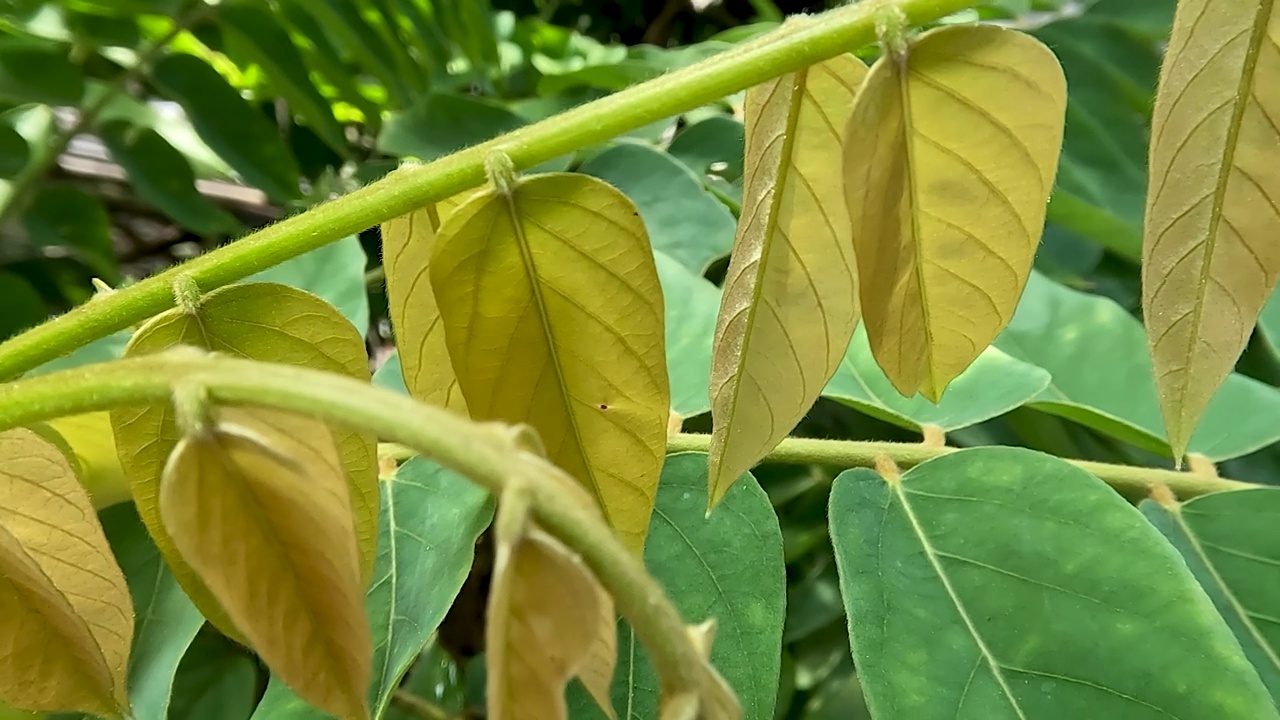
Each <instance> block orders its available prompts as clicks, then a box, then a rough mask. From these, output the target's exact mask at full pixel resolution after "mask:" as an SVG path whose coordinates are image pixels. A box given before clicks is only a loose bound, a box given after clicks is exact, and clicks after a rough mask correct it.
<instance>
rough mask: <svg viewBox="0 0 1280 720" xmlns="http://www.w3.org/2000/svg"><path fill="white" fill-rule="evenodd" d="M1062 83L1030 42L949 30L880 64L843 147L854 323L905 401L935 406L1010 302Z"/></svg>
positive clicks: (1052, 150)
mask: <svg viewBox="0 0 1280 720" xmlns="http://www.w3.org/2000/svg"><path fill="white" fill-rule="evenodd" d="M1066 96H1067V91H1066V81H1065V79H1064V77H1063V74H1062V68H1061V67H1060V66H1059V65H1058V61H1057V59H1056V58H1055V57H1054V55H1053V53H1052V52H1051V51H1050V50H1049V49H1048V48H1046V47H1045V46H1044V45H1043V44H1041V43H1040V42H1039V41H1038V40H1036V39H1035V38H1032V37H1031V36H1029V35H1025V34H1022V33H1019V32H1017V31H1014V30H1006V29H1004V28H1000V27H996V26H992V25H954V26H947V27H943V28H939V29H936V30H931V31H929V32H926V33H924V34H922V35H920V36H919V37H918V38H917V39H915V40H914V41H913V42H911V43H910V44H909V46H908V49H907V56H906V60H905V62H903V61H901V60H900V59H899V58H897V57H895V56H894V55H893V54H892V53H886V54H885V55H884V56H882V57H881V58H880V59H879V60H877V61H876V63H875V65H874V66H872V68H871V72H870V73H869V74H868V76H867V80H866V83H865V84H864V85H863V87H862V89H861V91H859V93H858V97H857V99H856V100H855V101H854V108H853V113H852V116H851V117H850V119H849V124H848V131H847V135H846V139H845V153H844V177H845V196H846V198H847V200H848V207H849V215H850V217H851V218H852V221H853V239H854V248H855V249H856V251H857V256H858V277H859V283H860V295H861V298H862V313H863V321H864V322H865V323H866V326H867V334H868V337H869V338H870V341H871V349H872V352H873V353H874V355H875V358H876V362H877V363H879V365H880V367H881V368H883V369H884V371H885V374H886V375H887V376H888V378H889V380H890V381H892V383H893V386H894V387H895V388H897V390H898V391H899V392H900V393H902V394H903V395H905V396H908V397H910V396H913V395H915V394H916V392H920V393H922V394H923V395H924V396H925V397H927V398H929V399H930V400H933V401H934V402H937V401H938V400H939V399H940V398H941V397H942V393H943V391H944V390H945V389H946V387H947V384H948V383H950V382H951V381H952V380H953V379H954V378H955V377H956V376H957V375H959V374H960V373H961V372H962V371H963V370H964V369H965V368H966V367H968V366H969V364H970V363H972V362H973V360H974V359H976V358H977V357H978V355H979V354H981V352H982V351H983V350H984V349H986V348H987V346H988V345H990V344H991V341H992V340H993V339H994V338H995V336H996V335H997V334H999V332H1000V330H1002V329H1003V328H1004V327H1005V325H1006V324H1007V323H1008V322H1009V319H1010V318H1011V317H1012V315H1013V310H1014V308H1015V306H1016V305H1017V304H1018V299H1019V297H1021V295H1022V290H1023V287H1024V286H1025V285H1026V282H1027V277H1028V275H1029V274H1030V272H1031V263H1032V260H1033V259H1034V258H1035V253H1036V246H1037V245H1038V244H1039V241H1040V234H1041V231H1042V229H1043V226H1044V214H1045V206H1046V204H1047V201H1048V197H1049V192H1050V190H1051V188H1052V186H1053V180H1054V175H1055V173H1056V172H1057V166H1058V154H1059V151H1060V149H1061V145H1062V129H1063V118H1064V114H1065V112H1066Z"/></svg>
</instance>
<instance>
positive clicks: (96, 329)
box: [0, 0, 978, 380]
mask: <svg viewBox="0 0 1280 720" xmlns="http://www.w3.org/2000/svg"><path fill="white" fill-rule="evenodd" d="M977 2H978V0H880V1H878V2H872V1H871V0H867V1H864V2H861V3H857V4H854V5H849V6H846V7H843V8H839V9H836V10H832V11H829V12H827V13H825V14H822V15H817V16H811V17H795V18H792V19H790V20H789V21H787V22H786V23H784V24H783V25H782V27H780V28H778V29H777V30H775V31H773V32H771V33H768V34H766V35H762V36H760V37H759V38H756V39H755V40H752V41H750V42H747V43H744V44H743V45H741V46H739V47H736V48H733V49H731V50H727V51H725V52H723V53H720V54H718V55H715V56H713V57H711V58H709V59H707V60H705V61H703V62H700V63H697V64H694V65H690V66H688V67H685V68H683V69H681V70H677V71H675V72H672V73H669V74H667V75H664V76H662V77H659V78H655V79H653V80H650V81H648V82H644V83H641V84H639V85H635V86H632V87H630V88H627V89H626V90H622V91H620V92H617V93H615V94H613V95H609V96H607V97H604V98H601V99H599V100H596V101H594V102H590V103H587V104H585V105H581V106H578V107H576V108H574V109H572V110H569V111H568V112H565V113H562V114H560V115H557V116H555V117H552V118H549V119H547V120H543V121H541V122H538V123H534V124H532V125H528V126H526V127H524V128H521V129H519V130H516V131H514V132H512V133H508V134H506V135H503V136H501V137H499V138H496V139H494V140H491V141H489V142H487V143H483V144H481V145H476V146H474V147H471V148H468V149H466V150H462V151H460V152H457V153H454V154H452V155H448V156H446V157H443V158H440V159H438V160H435V161H432V162H430V163H426V164H423V165H418V166H412V167H410V166H406V167H403V168H401V169H399V170H397V171H395V172H392V173H390V174H389V175H387V176H386V177H385V178H383V179H382V180H379V181H377V182H375V183H372V184H369V185H366V186H365V187H363V188H360V189H359V190H356V191H354V192H352V193H350V194H348V195H345V196H343V197H340V198H337V199H335V200H332V201H330V202H327V203H324V204H321V205H318V206H316V207H314V208H312V209H311V210H310V211H308V212H305V213H302V214H300V215H296V216H293V217H290V218H287V219H285V220H283V221H281V222H279V223H277V224H275V225H272V226H269V227H266V228H263V229H262V230H259V231H257V232H255V233H252V234H250V235H248V236H246V237H244V238H242V239H241V240H239V241H238V242H235V243H232V244H230V245H228V246H226V247H223V248H220V249H218V250H215V251H213V252H210V253H207V254H205V255H202V256H200V257H197V258H194V259H192V260H189V261H187V262H185V263H183V264H182V265H180V266H178V267H177V268H171V269H169V270H166V271H165V272H162V273H160V274H158V275H154V276H152V277H150V278H147V279H145V280H142V281H141V282H138V283H137V284H135V285H133V286H131V287H128V288H125V289H122V290H120V291H119V292H116V293H113V294H112V295H111V296H109V297H105V298H101V299H98V300H95V301H94V302H91V303H86V304H84V305H81V306H80V307H78V308H76V309H74V310H72V311H71V312H69V313H67V314H65V315H63V316H61V317H58V318H55V319H53V320H51V321H49V322H47V323H45V324H43V325H40V326H38V327H36V328H33V329H32V330H29V331H27V332H25V333H23V334H21V335H18V336H17V337H14V338H12V339H10V340H9V341H7V342H5V343H4V344H0V380H4V379H7V378H11V377H13V376H16V375H19V374H21V373H23V372H25V371H27V370H30V369H31V368H34V367H36V366H37V365H40V364H41V363H44V362H48V361H49V360H53V359H56V358H58V357H61V356H62V355H65V354H67V353H69V352H71V351H72V350H74V349H76V348H77V347H80V346H82V345H85V344H87V343H89V342H92V341H94V340H97V339H98V338H101V337H104V336H106V335H109V334H111V333H112V332H115V331H117V330H121V329H124V328H126V327H128V326H130V325H132V324H134V323H138V322H141V321H143V320H145V319H147V318H149V317H151V316H152V315H155V314H157V313H160V312H163V311H164V310H167V309H168V308H169V307H171V306H172V304H173V295H172V293H171V292H170V290H169V288H170V285H171V284H172V282H173V279H174V277H176V275H177V274H178V273H184V274H188V275H191V276H192V277H193V278H194V279H195V280H196V282H197V283H198V284H199V286H200V287H201V289H203V290H204V291H206V292H208V291H210V290H213V289H215V288H217V287H220V286H222V285H226V284H228V283H232V282H235V281H237V280H241V279H243V278H245V277H248V276H249V275H252V274H254V273H256V272H259V271H261V270H265V269H267V268H269V267H271V266H273V265H276V264H278V263H281V262H284V261H285V260H288V259H290V258H292V257H295V256H297V255H301V254H302V253H305V252H308V251H310V250H314V249H316V248H318V247H321V246H323V245H326V244H328V243H331V242H334V241H336V240H339V239H341V238H343V237H346V236H348V235H351V234H354V233H357V232H360V231H362V230H365V229H366V228H369V227H372V226H374V225H377V224H378V223H381V222H384V221H386V220H390V219H391V218H394V217H399V216H400V215H404V214H405V213H408V212H411V211H413V210H416V209H417V208H420V207H422V206H423V205H426V204H427V203H430V202H435V201H438V200H443V199H445V198H448V197H451V196H453V195H456V194H457V193H460V192H463V191H465V190H467V189H470V188H473V187H475V186H477V185H479V184H481V183H482V182H484V160H485V158H486V157H487V156H488V155H489V154H490V153H492V152H494V151H499V150H500V151H502V152H504V153H506V154H507V155H508V156H509V157H510V158H511V160H512V161H513V163H514V164H515V167H516V168H517V169H520V168H528V167H531V166H533V165H537V164H538V163H541V162H545V161H547V160H551V159H553V158H556V157H559V156H561V155H565V154H567V153H571V152H573V151H575V150H578V149H580V148H583V147H587V146H590V145H593V144H596V143H600V142H604V141H606V140H608V139H610V138H612V137H615V136H617V135H619V134H621V133H624V132H627V131H628V130H632V129H634V128H637V127H641V126H643V125H647V124H649V123H653V122H657V121H659V120H662V119H663V118H667V117H671V116H672V115H676V114H679V113H682V112H687V111H689V110H693V109H695V108H698V107H701V106H703V105H706V104H708V103H711V102H715V101H716V100H719V99H720V98H722V97H724V96H725V95H729V94H732V93H735V92H738V91H741V90H745V89H747V88H749V87H751V86H753V85H758V84H760V83H762V82H765V81H767V80H770V79H772V78H774V77H777V76H778V75H782V74H784V73H788V72H793V71H796V70H799V69H801V68H804V67H807V66H809V65H812V64H814V63H817V62H821V61H823V60H827V59H829V58H831V57H834V56H835V55H838V54H840V53H844V52H851V51H853V50H855V49H857V48H859V47H862V46H865V45H867V44H869V43H871V42H873V41H874V40H875V39H876V31H875V17H876V12H877V10H878V9H879V8H882V7H884V6H885V5H886V3H888V4H893V5H896V6H897V7H898V8H899V9H900V10H901V12H902V14H903V15H904V16H905V17H906V19H907V22H909V23H910V24H912V25H920V24H924V23H926V22H929V21H932V20H936V19H939V18H942V17H944V16H947V15H950V14H952V13H955V12H958V11H960V10H964V9H967V8H969V7H971V6H973V5H975V4H977Z"/></svg>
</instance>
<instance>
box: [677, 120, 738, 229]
mask: <svg viewBox="0 0 1280 720" xmlns="http://www.w3.org/2000/svg"><path fill="white" fill-rule="evenodd" d="M745 134H746V130H745V128H744V127H743V125H742V123H741V122H739V121H737V120H735V119H733V118H731V117H728V116H725V115H717V116H714V117H710V118H707V119H706V120H702V121H700V122H696V123H694V124H692V125H689V126H688V127H686V128H684V129H683V130H681V131H680V132H679V133H677V134H676V136H675V139H673V140H672V141H671V145H669V146H668V147H667V152H668V153H669V154H670V155H671V157H673V158H675V159H677V160H679V161H680V162H682V163H684V164H685V165H687V166H689V169H690V170H693V171H694V172H695V173H697V174H698V175H699V176H701V177H702V181H703V183H704V184H706V185H707V186H708V187H709V188H710V189H712V190H713V191H714V192H716V193H718V194H721V195H723V196H724V197H725V198H727V199H728V200H730V201H731V202H732V204H733V205H734V206H738V207H740V206H741V205H742V165H743V147H744V145H745V137H746V135H745Z"/></svg>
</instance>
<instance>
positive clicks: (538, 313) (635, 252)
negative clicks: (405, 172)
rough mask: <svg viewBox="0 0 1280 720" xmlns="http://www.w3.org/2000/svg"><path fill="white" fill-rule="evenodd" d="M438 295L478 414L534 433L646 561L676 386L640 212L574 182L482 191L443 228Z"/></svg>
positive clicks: (434, 274) (586, 181)
mask: <svg viewBox="0 0 1280 720" xmlns="http://www.w3.org/2000/svg"><path fill="white" fill-rule="evenodd" d="M431 285H432V287H433V288H434V290H435V294H436V299H437V301H438V302H439V306H440V317H441V322H442V323H443V324H444V329H445V340H446V343H447V344H448V347H449V355H450V357H451V358H452V361H453V363H452V364H453V369H454V372H455V373H457V376H458V384H459V386H460V387H461V388H462V393H463V395H464V396H465V397H466V401H467V409H468V410H469V411H470V412H471V415H472V417H474V418H476V419H477V420H504V421H507V422H513V423H518V422H524V423H528V424H529V425H531V426H532V427H533V428H534V429H535V430H536V431H537V432H538V435H539V436H540V437H541V438H542V440H543V442H544V443H545V445H546V447H547V449H548V450H549V452H550V454H549V459H550V460H551V461H552V462H554V463H555V464H556V465H558V466H559V467H562V468H564V469H565V470H566V471H567V472H568V473H569V474H570V475H572V476H573V477H574V478H576V479H577V480H578V481H579V482H580V483H582V484H583V485H584V486H585V487H586V488H587V489H589V490H590V491H591V492H593V493H594V494H595V497H596V499H597V501H599V503H600V505H601V507H602V508H603V509H604V514H605V517H606V518H607V519H608V521H609V524H610V525H611V526H612V527H613V528H614V529H615V530H616V531H617V532H618V534H619V535H620V536H621V537H622V539H623V541H624V542H625V543H626V544H627V545H628V546H629V547H631V548H632V549H633V550H635V551H637V552H638V551H639V550H640V548H641V547H643V544H644V537H645V533H646V531H647V528H648V525H649V515H650V513H651V512H652V510H653V497H654V493H655V492H656V486H657V483H658V473H659V471H660V469H661V467H662V456H663V453H664V451H665V449H666V422H667V414H668V412H669V406H670V390H669V387H668V382H667V373H666V365H665V363H666V357H665V354H664V351H663V338H664V330H663V300H662V290H661V288H660V286H659V284H658V274H657V270H656V269H655V267H654V260H653V253H652V252H651V251H650V249H649V245H648V242H647V241H646V236H645V232H644V225H643V223H642V222H641V221H640V218H639V215H638V212H637V210H636V209H635V206H634V205H632V204H631V202H630V201H628V200H627V198H626V196H624V195H622V194H621V193H620V192H618V191H617V190H615V189H614V188H612V187H610V186H609V185H606V184H605V183H603V182H601V181H599V180H596V179H595V178H592V177H588V176H586V175H580V174H577V173H573V174H569V173H554V174H547V175H536V176H533V177H530V178H527V179H522V180H519V181H516V182H515V183H514V184H513V186H512V187H511V188H510V191H509V194H503V193H501V192H498V191H496V190H493V189H488V190H485V191H483V192H480V193H477V194H476V195H475V196H473V197H472V198H471V199H469V200H467V201H466V202H465V203H463V205H462V206H461V207H459V208H458V210H457V211H455V213H454V214H453V215H451V216H450V217H449V218H448V219H447V220H446V221H445V222H444V224H443V225H442V226H441V228H440V234H439V236H438V237H437V240H436V248H435V252H434V254H433V257H432V259H431ZM502 358H508V359H509V360H510V361H502V360H501V359H502ZM516 358H518V359H519V360H518V361H515V359H516Z"/></svg>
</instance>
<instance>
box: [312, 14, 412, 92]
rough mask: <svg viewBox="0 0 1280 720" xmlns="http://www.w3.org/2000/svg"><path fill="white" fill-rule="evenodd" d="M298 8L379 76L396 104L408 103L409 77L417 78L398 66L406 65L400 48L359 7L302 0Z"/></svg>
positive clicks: (367, 68) (368, 69)
mask: <svg viewBox="0 0 1280 720" xmlns="http://www.w3.org/2000/svg"><path fill="white" fill-rule="evenodd" d="M294 1H295V2H298V0H294ZM299 6H300V7H302V8H305V10H306V12H308V13H309V14H310V15H311V16H312V17H313V18H315V19H316V20H317V21H319V22H320V24H322V25H323V26H324V30H325V32H326V33H327V34H328V35H329V37H330V38H332V39H333V40H334V42H335V43H337V44H338V45H340V46H341V47H342V48H343V49H344V50H346V51H347V52H348V53H350V54H351V55H352V56H354V57H355V58H356V59H357V60H358V61H359V62H360V64H361V65H363V66H364V69H365V70H367V71H368V72H370V73H373V74H374V75H376V76H377V77H378V79H379V80H381V81H382V84H383V86H384V87H385V88H386V90H387V94H388V95H390V97H391V98H392V99H393V100H394V101H395V102H396V103H397V104H399V105H401V106H404V105H408V104H409V100H410V98H412V97H413V95H414V93H413V89H412V87H411V85H410V84H409V82H408V80H407V78H409V77H414V76H413V75H412V74H410V72H409V70H410V68H408V67H403V66H401V65H400V64H398V63H403V58H399V57H397V52H398V51H400V49H399V48H396V47H395V45H393V44H389V43H388V42H387V39H386V38H384V37H382V36H380V35H379V32H378V30H377V29H375V28H374V26H373V25H371V24H370V23H369V22H368V21H367V20H366V19H365V17H364V16H363V15H362V14H361V12H360V8H359V7H358V6H357V5H356V4H354V3H352V2H351V1H350V0H302V1H301V2H299Z"/></svg>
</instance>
